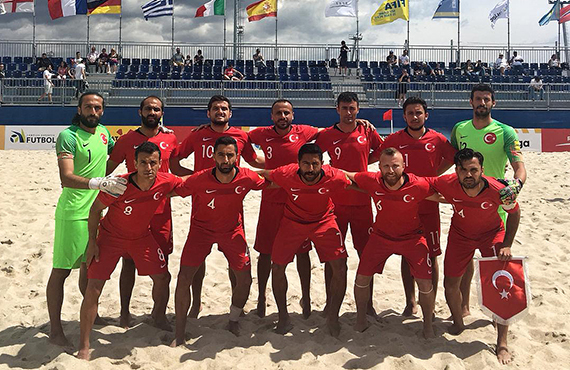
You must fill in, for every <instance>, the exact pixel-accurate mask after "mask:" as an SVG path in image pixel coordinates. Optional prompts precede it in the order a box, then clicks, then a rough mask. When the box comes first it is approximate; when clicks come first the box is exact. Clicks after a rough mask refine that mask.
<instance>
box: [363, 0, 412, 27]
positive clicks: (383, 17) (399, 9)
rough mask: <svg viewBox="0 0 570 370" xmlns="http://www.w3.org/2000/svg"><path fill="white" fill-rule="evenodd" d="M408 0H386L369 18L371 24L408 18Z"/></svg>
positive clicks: (375, 24)
mask: <svg viewBox="0 0 570 370" xmlns="http://www.w3.org/2000/svg"><path fill="white" fill-rule="evenodd" d="M409 18H410V17H409V9H408V0H386V1H384V2H383V3H382V5H380V7H379V8H378V10H377V11H376V13H374V14H373V15H372V18H371V19H370V21H371V23H372V25H373V26H377V25H379V24H386V23H391V22H394V21H395V20H396V19H405V20H408V19H409Z"/></svg>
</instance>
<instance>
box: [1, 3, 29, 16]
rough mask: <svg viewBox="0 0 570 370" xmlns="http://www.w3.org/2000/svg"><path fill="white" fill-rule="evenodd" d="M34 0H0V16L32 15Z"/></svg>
mask: <svg viewBox="0 0 570 370" xmlns="http://www.w3.org/2000/svg"><path fill="white" fill-rule="evenodd" d="M33 11H34V0H0V15H2V14H7V13H23V12H25V13H32V12H33Z"/></svg>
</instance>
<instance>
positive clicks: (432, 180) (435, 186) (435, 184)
mask: <svg viewBox="0 0 570 370" xmlns="http://www.w3.org/2000/svg"><path fill="white" fill-rule="evenodd" d="M423 179H424V180H425V181H426V183H427V184H428V185H429V187H430V188H431V189H432V190H433V191H434V192H438V193H441V192H440V191H439V187H440V186H439V185H440V182H441V181H442V177H441V176H440V177H437V176H434V177H424V178H423ZM431 194H433V193H431ZM431 194H430V195H431ZM428 196H429V195H428Z"/></svg>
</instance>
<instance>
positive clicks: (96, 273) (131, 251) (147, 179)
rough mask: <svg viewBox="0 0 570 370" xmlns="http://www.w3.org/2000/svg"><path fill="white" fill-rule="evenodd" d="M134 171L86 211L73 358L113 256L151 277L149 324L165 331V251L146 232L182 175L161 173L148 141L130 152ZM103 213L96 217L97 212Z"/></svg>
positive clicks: (84, 349)
mask: <svg viewBox="0 0 570 370" xmlns="http://www.w3.org/2000/svg"><path fill="white" fill-rule="evenodd" d="M135 161H136V162H135V168H136V172H133V173H129V174H126V175H122V176H121V177H122V178H124V179H126V180H128V185H127V190H126V191H125V192H124V194H123V195H122V196H120V197H118V198H114V197H111V196H109V195H107V194H99V196H98V197H97V199H96V200H95V202H94V203H93V206H91V210H90V212H89V247H88V248H87V253H86V257H87V266H88V268H89V269H88V279H89V282H88V284H87V291H86V292H85V298H84V299H83V303H82V304H81V322H80V339H79V341H80V343H79V353H78V354H77V357H79V358H81V359H85V360H88V359H89V334H90V333H91V329H92V327H93V321H94V320H95V315H96V314H97V306H98V303H99V297H100V296H101V291H102V290H103V286H104V285H105V281H107V280H109V278H110V277H111V274H112V273H113V270H114V269H115V267H116V266H117V263H118V262H119V259H120V258H121V257H124V256H129V257H130V258H132V259H133V260H134V264H135V265H136V268H137V270H138V272H139V274H140V275H150V278H151V279H152V281H153V287H152V298H153V300H154V306H155V308H154V309H153V314H154V315H153V318H154V322H155V325H156V326H157V327H158V328H160V329H163V330H168V331H171V330H172V329H171V327H170V324H169V323H168V320H167V319H166V316H165V314H164V313H165V311H166V305H167V303H168V296H169V290H168V283H169V282H170V274H169V273H168V267H167V262H166V257H165V253H164V251H163V250H162V248H161V247H160V245H159V244H158V243H157V242H156V240H155V238H154V237H153V235H152V234H151V232H150V230H149V225H150V222H151V220H152V218H153V216H154V214H155V211H156V209H157V208H158V207H160V206H161V205H162V204H163V203H164V200H165V199H166V197H167V196H168V194H169V193H170V192H171V191H172V190H173V189H174V188H175V187H176V186H178V185H180V184H182V179H180V178H178V177H176V176H174V175H172V174H169V173H165V172H159V168H160V166H161V157H160V149H159V148H158V146H157V145H156V144H154V143H151V142H145V143H142V144H141V145H140V146H139V147H138V148H137V149H136V151H135ZM107 207H108V208H109V211H108V212H107V214H106V215H105V217H104V218H103V219H102V220H101V212H102V211H103V210H104V209H105V208H107Z"/></svg>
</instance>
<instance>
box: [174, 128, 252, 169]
mask: <svg viewBox="0 0 570 370" xmlns="http://www.w3.org/2000/svg"><path fill="white" fill-rule="evenodd" d="M222 136H231V137H233V138H234V139H236V141H237V146H238V157H237V162H236V165H238V166H239V160H240V157H243V158H244V159H245V160H246V162H252V161H254V160H255V159H256V158H257V155H256V154H255V151H254V150H253V147H252V146H251V142H250V141H249V138H248V136H247V133H246V132H245V131H242V130H240V129H238V128H235V127H230V128H229V129H227V130H226V131H224V132H216V131H214V130H212V128H211V127H206V128H203V129H201V130H198V131H193V132H190V134H189V135H188V137H187V138H186V139H184V141H183V142H182V143H181V144H180V148H179V152H178V157H180V158H186V157H188V156H189V155H190V154H192V153H194V171H195V172H198V171H202V170H204V169H206V168H211V167H212V166H214V165H215V164H214V159H213V158H214V143H215V142H216V139H218V138H219V137H222Z"/></svg>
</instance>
